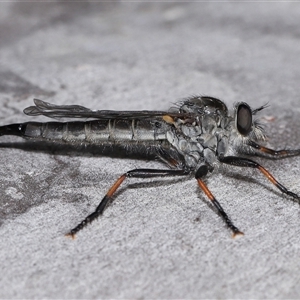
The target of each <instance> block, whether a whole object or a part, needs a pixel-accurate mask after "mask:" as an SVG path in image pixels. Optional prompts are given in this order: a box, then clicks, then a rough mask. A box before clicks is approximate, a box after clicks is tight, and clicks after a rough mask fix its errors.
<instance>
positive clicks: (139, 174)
mask: <svg viewBox="0 0 300 300" xmlns="http://www.w3.org/2000/svg"><path fill="white" fill-rule="evenodd" d="M187 174H189V171H187V170H155V169H134V170H131V171H128V172H126V173H125V174H123V175H122V176H120V177H119V178H118V180H117V181H116V182H115V183H114V184H113V185H112V187H111V188H110V189H109V190H108V192H107V193H106V195H105V196H104V198H103V199H102V201H101V202H100V204H99V205H98V207H97V208H96V210H95V211H94V212H93V213H91V214H90V215H89V216H87V217H86V218H85V219H84V220H83V221H82V222H81V223H79V224H78V225H77V226H76V227H74V228H73V229H72V230H71V231H70V232H69V233H67V234H66V236H70V237H72V238H74V237H75V234H76V233H77V232H78V231H80V230H81V229H82V228H84V227H85V226H86V225H87V224H89V223H91V222H92V221H94V220H95V219H96V218H98V217H99V216H100V215H101V214H102V213H103V211H104V209H105V207H106V205H107V203H108V201H109V200H110V199H111V197H112V196H113V195H114V193H115V192H116V190H117V189H118V188H119V186H120V185H121V184H122V182H123V181H124V180H125V179H126V178H131V177H132V178H153V177H165V176H182V175H187Z"/></svg>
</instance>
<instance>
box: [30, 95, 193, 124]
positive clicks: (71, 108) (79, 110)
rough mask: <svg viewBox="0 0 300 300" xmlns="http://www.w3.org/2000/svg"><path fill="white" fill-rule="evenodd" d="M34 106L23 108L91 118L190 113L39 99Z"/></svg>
mask: <svg viewBox="0 0 300 300" xmlns="http://www.w3.org/2000/svg"><path fill="white" fill-rule="evenodd" d="M33 101H34V104H35V106H29V107H27V108H25V109H24V113H25V114H26V115H28V116H40V115H43V116H46V117H49V118H54V119H60V118H93V119H102V120H107V119H135V118H154V117H159V116H165V115H168V116H171V117H189V116H191V114H182V113H176V112H175V113H171V112H166V111H148V110H141V111H116V110H91V109H89V108H86V107H84V106H80V105H55V104H51V103H48V102H45V101H42V100H39V99H34V100H33Z"/></svg>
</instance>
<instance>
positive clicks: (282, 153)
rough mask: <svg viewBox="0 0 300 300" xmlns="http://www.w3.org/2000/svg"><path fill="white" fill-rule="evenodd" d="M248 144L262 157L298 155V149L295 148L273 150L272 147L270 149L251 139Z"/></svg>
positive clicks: (299, 152) (299, 150)
mask: <svg viewBox="0 0 300 300" xmlns="http://www.w3.org/2000/svg"><path fill="white" fill-rule="evenodd" d="M248 145H249V146H251V147H252V148H254V149H256V150H257V152H256V154H257V155H260V156H264V157H272V158H285V157H290V156H296V155H300V149H295V150H287V149H282V150H273V149H270V148H267V147H263V146H261V145H259V144H257V143H255V142H253V141H251V140H250V141H248Z"/></svg>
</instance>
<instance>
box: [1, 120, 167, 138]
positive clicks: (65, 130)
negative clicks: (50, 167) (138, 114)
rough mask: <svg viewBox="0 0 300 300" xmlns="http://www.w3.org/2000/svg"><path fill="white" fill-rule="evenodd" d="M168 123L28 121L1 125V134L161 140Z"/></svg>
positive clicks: (148, 121)
mask: <svg viewBox="0 0 300 300" xmlns="http://www.w3.org/2000/svg"><path fill="white" fill-rule="evenodd" d="M168 126H169V125H168V124H166V123H164V122H163V121H158V120H147V119H145V120H135V119H133V120H121V119H114V120H94V121H87V122H66V123H60V122H47V123H39V122H28V123H23V124H11V125H6V126H3V127H1V128H0V135H18V136H22V137H25V138H33V139H39V140H41V139H42V140H48V141H64V142H69V143H76V142H78V143H83V142H85V143H92V144H97V143H103V142H105V141H107V142H110V143H111V142H119V141H125V142H126V141H158V140H165V139H166V131H167V129H168Z"/></svg>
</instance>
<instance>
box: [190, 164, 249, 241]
mask: <svg viewBox="0 0 300 300" xmlns="http://www.w3.org/2000/svg"><path fill="white" fill-rule="evenodd" d="M208 170H209V169H208V166H207V165H202V166H201V167H200V168H199V169H198V170H197V172H196V175H195V178H196V180H197V182H198V185H199V187H200V188H201V190H202V191H203V192H204V193H205V195H206V196H207V197H208V199H209V200H210V201H211V203H212V204H213V205H214V206H215V208H216V209H217V211H218V213H219V214H220V215H221V217H222V218H223V220H224V222H225V223H226V225H227V226H228V227H229V229H231V231H232V233H233V235H232V237H233V238H235V237H237V236H241V235H244V233H243V232H241V231H240V230H239V229H238V228H237V227H235V226H234V224H233V223H232V221H231V220H230V218H229V217H228V215H227V214H226V212H225V211H224V209H223V208H222V206H221V204H220V203H219V202H218V201H217V199H216V198H215V196H214V195H213V194H212V193H211V191H210V190H209V189H208V187H207V185H206V184H205V183H204V182H203V181H202V178H203V177H205V176H206V175H207V173H208Z"/></svg>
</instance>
